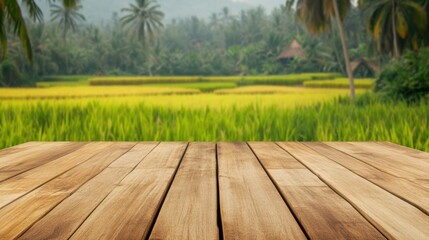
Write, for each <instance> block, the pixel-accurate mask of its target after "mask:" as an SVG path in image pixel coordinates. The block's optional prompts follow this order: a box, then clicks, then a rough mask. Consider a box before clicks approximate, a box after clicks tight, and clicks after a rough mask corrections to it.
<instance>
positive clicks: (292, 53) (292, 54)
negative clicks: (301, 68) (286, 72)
mask: <svg viewBox="0 0 429 240" xmlns="http://www.w3.org/2000/svg"><path fill="white" fill-rule="evenodd" d="M292 58H302V59H305V58H306V55H305V51H304V49H303V48H302V46H301V44H299V43H298V41H296V40H293V41H292V43H291V44H290V45H289V46H288V47H287V48H285V49H284V50H283V51H282V52H281V53H280V55H279V56H278V57H277V60H286V59H292Z"/></svg>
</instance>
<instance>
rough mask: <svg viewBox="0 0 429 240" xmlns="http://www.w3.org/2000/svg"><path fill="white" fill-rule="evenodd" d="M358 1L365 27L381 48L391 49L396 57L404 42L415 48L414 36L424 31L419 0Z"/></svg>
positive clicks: (386, 50) (416, 44)
mask: <svg viewBox="0 0 429 240" xmlns="http://www.w3.org/2000/svg"><path fill="white" fill-rule="evenodd" d="M360 3H361V4H363V6H364V11H365V13H366V14H367V17H368V29H369V31H370V32H371V33H372V34H373V35H374V38H375V40H376V41H377V42H378V43H379V48H380V49H381V50H382V51H385V52H388V51H391V52H393V55H394V56H395V58H398V57H399V56H400V54H401V49H403V48H404V45H405V44H406V43H407V42H408V44H409V45H410V46H411V47H412V48H418V45H419V44H418V42H417V39H418V36H419V35H424V32H425V28H426V25H427V16H426V10H425V8H424V6H423V5H421V1H420V2H419V1H417V0H379V1H362V0H361V2H360ZM401 43H402V44H401ZM400 44H401V46H400Z"/></svg>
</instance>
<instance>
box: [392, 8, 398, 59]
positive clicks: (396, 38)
mask: <svg viewBox="0 0 429 240" xmlns="http://www.w3.org/2000/svg"><path fill="white" fill-rule="evenodd" d="M395 4H396V0H393V3H392V37H393V53H394V57H395V59H398V58H399V46H398V34H397V33H396V14H395V13H396V11H395V10H396V7H395Z"/></svg>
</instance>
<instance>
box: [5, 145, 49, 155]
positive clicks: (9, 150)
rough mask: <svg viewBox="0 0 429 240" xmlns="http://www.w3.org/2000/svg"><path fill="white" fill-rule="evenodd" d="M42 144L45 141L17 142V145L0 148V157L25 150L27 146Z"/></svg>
mask: <svg viewBox="0 0 429 240" xmlns="http://www.w3.org/2000/svg"><path fill="white" fill-rule="evenodd" d="M43 144H45V143H44V142H26V143H23V144H19V145H16V146H13V147H10V148H5V149H2V150H0V157H3V156H7V155H11V154H15V153H18V152H22V151H25V150H27V149H29V148H33V147H37V146H41V145H43Z"/></svg>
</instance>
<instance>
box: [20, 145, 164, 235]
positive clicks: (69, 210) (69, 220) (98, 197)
mask: <svg viewBox="0 0 429 240" xmlns="http://www.w3.org/2000/svg"><path fill="white" fill-rule="evenodd" d="M156 145H157V143H139V144H137V145H136V146H134V147H133V148H132V149H131V150H130V151H129V152H127V153H126V154H124V155H122V156H121V157H120V158H118V159H117V160H115V161H114V162H113V163H112V164H110V165H109V166H108V167H107V168H106V169H105V170H103V172H101V173H100V174H99V175H97V176H96V177H94V178H93V179H91V180H90V181H88V182H87V183H85V184H84V185H83V186H82V187H81V188H79V190H77V191H76V192H75V193H73V194H72V195H71V196H70V197H68V198H66V199H65V200H64V201H63V202H61V203H60V204H59V205H58V206H56V207H55V208H54V209H53V210H52V211H50V212H49V213H48V214H47V215H46V216H44V217H43V218H42V219H41V220H39V221H38V222H37V223H36V224H34V225H33V226H32V227H31V228H30V229H29V230H28V231H26V232H25V233H24V234H23V235H22V236H21V237H20V238H19V239H29V240H38V239H40V240H42V239H68V238H69V237H70V236H71V235H72V234H73V233H74V232H75V231H76V229H77V228H78V227H79V226H80V225H81V224H82V223H83V222H84V221H85V219H86V218H87V217H88V216H89V215H90V214H91V212H92V211H93V210H94V209H95V208H96V207H97V206H98V205H99V204H100V203H101V201H103V199H104V198H105V197H106V196H107V195H108V194H109V193H110V192H111V191H112V190H113V188H114V187H115V186H116V185H117V184H119V183H120V181H121V180H122V179H124V178H125V177H126V175H128V174H129V173H130V172H131V171H132V170H133V169H134V168H135V167H136V166H137V164H139V163H140V162H141V161H142V160H143V159H144V158H145V157H146V155H147V154H149V152H150V151H152V149H153V148H155V146H156Z"/></svg>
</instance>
